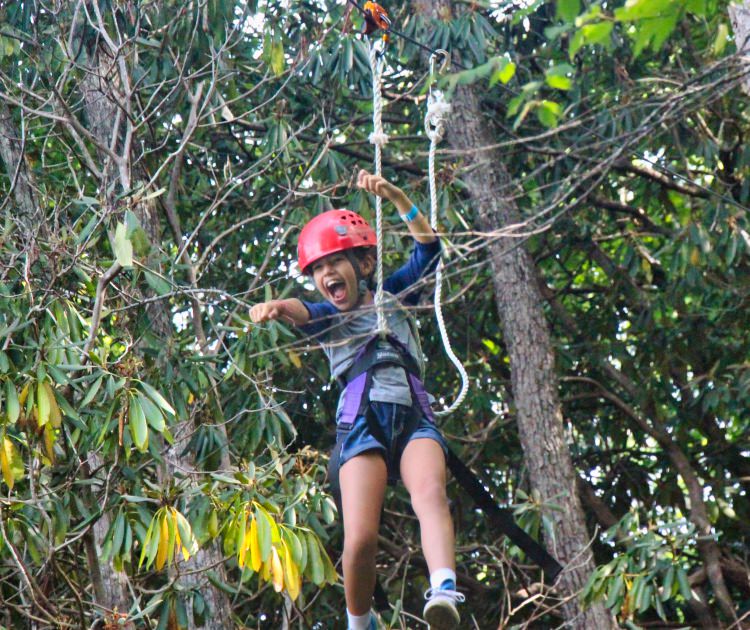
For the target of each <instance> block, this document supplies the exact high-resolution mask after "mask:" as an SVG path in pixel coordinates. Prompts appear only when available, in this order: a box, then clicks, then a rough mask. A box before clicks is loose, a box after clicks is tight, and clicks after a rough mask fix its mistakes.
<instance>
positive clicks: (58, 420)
mask: <svg viewBox="0 0 750 630" xmlns="http://www.w3.org/2000/svg"><path fill="white" fill-rule="evenodd" d="M42 387H43V388H44V391H45V392H46V393H47V398H48V399H49V421H50V423H51V424H52V426H53V427H55V428H56V429H59V428H60V425H61V424H62V414H61V413H60V407H59V406H58V404H57V399H56V398H55V392H54V391H53V390H52V387H50V384H49V383H47V382H46V381H45V382H44V383H43V384H42Z"/></svg>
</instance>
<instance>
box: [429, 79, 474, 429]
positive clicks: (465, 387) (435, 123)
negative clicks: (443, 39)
mask: <svg viewBox="0 0 750 630" xmlns="http://www.w3.org/2000/svg"><path fill="white" fill-rule="evenodd" d="M450 111H451V106H450V103H448V102H446V101H445V100H444V98H443V93H442V92H441V91H439V90H435V91H434V92H433V91H432V90H431V91H430V95H429V98H428V99H427V114H426V115H425V118H424V127H425V132H426V133H427V137H428V138H429V139H430V152H429V158H428V165H429V179H430V225H431V226H432V229H433V230H437V205H438V202H437V186H436V183H435V153H436V152H437V145H438V143H439V142H440V141H441V140H442V139H443V136H444V135H445V119H446V118H447V117H448V114H450ZM442 293H443V260H442V257H441V259H440V260H439V261H438V266H437V271H436V272H435V318H436V319H437V323H438V328H439V329H440V336H441V338H442V340H443V346H444V347H445V353H446V354H447V355H448V358H449V359H450V360H451V363H453V365H454V366H455V367H456V370H457V371H458V373H459V374H460V375H461V391H460V392H459V393H458V396H457V397H456V400H455V401H454V402H453V404H452V405H450V406H449V407H446V408H445V409H441V410H439V411H436V412H435V415H436V416H438V417H442V416H447V415H448V414H451V413H453V412H454V411H455V410H456V409H458V407H459V406H460V405H461V403H463V401H464V398H466V394H468V392H469V375H468V374H467V373H466V369H465V368H464V366H463V364H462V363H461V361H460V360H459V359H458V357H457V356H456V354H455V353H454V352H453V347H452V345H451V340H450V337H449V336H448V331H447V330H446V327H445V319H444V318H443V307H442V303H441V302H442Z"/></svg>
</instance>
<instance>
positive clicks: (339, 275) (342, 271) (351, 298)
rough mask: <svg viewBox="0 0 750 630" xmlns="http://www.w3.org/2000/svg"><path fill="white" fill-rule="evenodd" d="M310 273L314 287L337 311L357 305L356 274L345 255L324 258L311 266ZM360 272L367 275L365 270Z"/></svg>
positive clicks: (340, 253) (339, 253)
mask: <svg viewBox="0 0 750 630" xmlns="http://www.w3.org/2000/svg"><path fill="white" fill-rule="evenodd" d="M311 271H312V277H313V281H314V282H315V287H316V288H317V289H318V291H320V293H321V295H322V296H323V297H324V298H325V299H326V300H328V301H329V302H330V303H331V304H333V305H334V306H335V307H336V308H337V309H338V310H339V311H349V310H351V309H353V308H354V307H355V306H356V305H357V303H358V301H359V300H358V297H359V286H358V282H357V274H356V272H355V271H354V267H352V263H351V261H350V260H349V258H347V256H346V254H344V253H343V252H337V253H335V254H329V255H328V256H324V257H323V258H320V259H319V260H316V261H315V262H314V263H313V264H312V268H311ZM362 272H363V273H367V270H365V269H363V270H362Z"/></svg>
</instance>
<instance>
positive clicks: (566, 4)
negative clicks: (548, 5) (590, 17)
mask: <svg viewBox="0 0 750 630" xmlns="http://www.w3.org/2000/svg"><path fill="white" fill-rule="evenodd" d="M580 12H581V0H557V7H556V9H555V17H556V18H557V19H558V20H562V21H563V22H573V21H574V20H575V19H576V17H578V14H579V13H580Z"/></svg>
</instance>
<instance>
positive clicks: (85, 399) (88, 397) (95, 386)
mask: <svg viewBox="0 0 750 630" xmlns="http://www.w3.org/2000/svg"><path fill="white" fill-rule="evenodd" d="M103 380H104V374H102V375H101V376H99V378H97V379H96V380H95V381H94V383H93V384H92V385H91V387H89V391H87V392H86V395H85V396H84V397H83V400H82V401H81V403H80V405H79V406H80V407H85V406H86V405H88V404H89V403H90V402H91V401H92V400H94V396H96V394H97V392H98V391H99V388H100V387H101V386H102V381H103Z"/></svg>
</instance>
